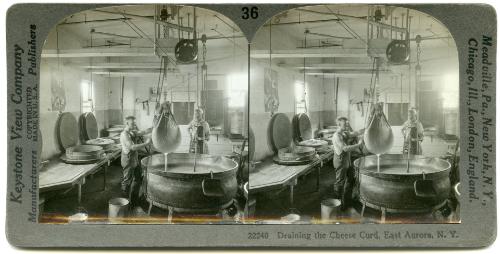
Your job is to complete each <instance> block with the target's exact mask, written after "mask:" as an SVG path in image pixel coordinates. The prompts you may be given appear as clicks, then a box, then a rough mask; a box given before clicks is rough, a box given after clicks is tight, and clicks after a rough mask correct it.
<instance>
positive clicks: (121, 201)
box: [108, 198, 130, 221]
mask: <svg viewBox="0 0 500 254" xmlns="http://www.w3.org/2000/svg"><path fill="white" fill-rule="evenodd" d="M129 204H130V202H129V201H128V199H126V198H112V199H110V200H109V207H108V219H109V220H110V221H119V220H120V219H121V218H125V217H127V215H128V210H129Z"/></svg>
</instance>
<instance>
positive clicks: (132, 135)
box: [120, 116, 151, 206]
mask: <svg viewBox="0 0 500 254" xmlns="http://www.w3.org/2000/svg"><path fill="white" fill-rule="evenodd" d="M149 132H151V129H147V130H145V131H139V130H138V128H137V124H136V123H135V117H134V116H128V117H127V118H125V128H124V129H123V131H122V133H121V134H120V144H121V146H122V154H121V164H122V167H123V177H122V181H121V189H122V193H123V195H124V196H125V197H127V198H128V199H129V200H130V202H131V205H132V206H134V205H135V204H137V201H138V198H139V197H138V196H139V188H140V186H141V182H142V171H141V168H140V163H139V150H141V149H143V148H145V147H147V146H148V145H149V144H151V138H148V139H147V140H146V141H145V142H144V143H139V138H140V137H141V136H142V135H144V134H148V133H149Z"/></svg>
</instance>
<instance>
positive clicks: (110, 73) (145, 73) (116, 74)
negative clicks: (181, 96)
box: [92, 70, 226, 77]
mask: <svg viewBox="0 0 500 254" xmlns="http://www.w3.org/2000/svg"><path fill="white" fill-rule="evenodd" d="M92 74H95V75H102V76H108V77H150V76H155V77H157V76H158V74H160V71H159V70H153V71H93V72H92ZM176 74H182V72H175V73H172V72H168V74H167V75H176ZM207 75H208V76H226V74H222V73H211V74H207Z"/></svg>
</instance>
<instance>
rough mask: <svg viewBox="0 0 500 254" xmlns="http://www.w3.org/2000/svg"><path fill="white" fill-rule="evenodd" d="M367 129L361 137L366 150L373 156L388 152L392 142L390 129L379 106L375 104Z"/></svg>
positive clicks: (392, 137) (392, 136)
mask: <svg viewBox="0 0 500 254" xmlns="http://www.w3.org/2000/svg"><path fill="white" fill-rule="evenodd" d="M368 123H369V124H368V127H367V128H366V130H365V133H364V135H363V140H364V142H365V145H366V148H367V149H368V151H370V152H371V153H373V154H383V153H386V152H388V151H389V150H390V149H391V147H392V144H393V142H394V135H393V133H392V128H391V125H390V124H389V122H388V121H387V118H386V117H385V114H384V112H383V111H382V107H381V104H375V105H373V107H372V111H371V114H370V117H369V120H368Z"/></svg>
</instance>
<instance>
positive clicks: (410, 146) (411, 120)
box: [401, 108, 424, 155]
mask: <svg viewBox="0 0 500 254" xmlns="http://www.w3.org/2000/svg"><path fill="white" fill-rule="evenodd" d="M401 132H402V133H403V137H404V144H403V154H416V155H421V154H422V145H421V143H422V141H423V140H424V127H423V126H422V123H421V122H420V121H419V120H418V115H417V109H415V108H411V109H410V110H408V120H407V121H406V122H405V123H404V124H403V128H402V129H401Z"/></svg>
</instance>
